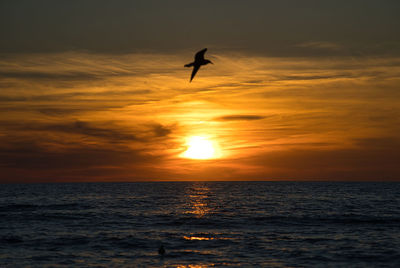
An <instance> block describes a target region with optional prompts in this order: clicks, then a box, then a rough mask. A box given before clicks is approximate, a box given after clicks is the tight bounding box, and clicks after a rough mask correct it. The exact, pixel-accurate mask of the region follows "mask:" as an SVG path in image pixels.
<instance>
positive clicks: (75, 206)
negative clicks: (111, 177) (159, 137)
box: [0, 182, 400, 267]
mask: <svg viewBox="0 0 400 268" xmlns="http://www.w3.org/2000/svg"><path fill="white" fill-rule="evenodd" d="M161 243H163V245H164V247H165V249H166V254H165V256H164V257H160V256H159V255H158V252H157V250H158V248H159V246H160V244H161ZM23 266H31V267H46V266H51V267H54V266H56V267H57V266H60V267H87V266H95V267H123V266H129V267H159V266H161V267H226V266H233V267H237V266H243V267H400V183H311V182H309V183H296V182H182V183H77V184H8V185H7V184H3V185H0V267H23Z"/></svg>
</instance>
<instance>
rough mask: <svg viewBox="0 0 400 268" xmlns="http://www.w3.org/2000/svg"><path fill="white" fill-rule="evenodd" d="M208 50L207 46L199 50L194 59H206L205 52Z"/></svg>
mask: <svg viewBox="0 0 400 268" xmlns="http://www.w3.org/2000/svg"><path fill="white" fill-rule="evenodd" d="M206 51H207V48H205V49H203V50H200V51H199V52H197V53H196V55H195V56H194V61H199V60H200V61H202V60H204V53H206Z"/></svg>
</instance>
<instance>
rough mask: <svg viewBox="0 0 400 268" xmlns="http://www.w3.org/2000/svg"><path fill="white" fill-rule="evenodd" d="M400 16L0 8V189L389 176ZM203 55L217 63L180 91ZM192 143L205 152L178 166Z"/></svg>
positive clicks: (238, 7) (366, 10)
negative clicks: (3, 185) (8, 185)
mask: <svg viewBox="0 0 400 268" xmlns="http://www.w3.org/2000/svg"><path fill="white" fill-rule="evenodd" d="M399 14H400V1H398V0H393V1H392V0H385V1H376V0H347V1H341V0H339V1H320V0H318V1H317V0H315V1H308V0H305V1H297V0H291V1H289V0H283V1H267V0H249V1H244V0H243V1H242V0H241V1H239V0H218V1H216V0H213V1H211V0H210V1H190V0H185V1H175V0H171V1H164V0H158V1H155V0H143V1H136V0H132V1H101V0H99V1H53V0H52V1H50V0H49V1H42V0H38V1H20V0H12V1H11V0H10V1H6V0H2V1H0V38H1V42H0V59H1V60H0V182H78V181H153V180H166V181H170V180H177V181H182V180H345V181H354V180H368V181H370V180H374V181H381V180H390V181H393V180H394V181H396V180H397V181H400V160H399V159H400V34H399V29H400V16H399ZM203 48H208V51H207V53H206V55H205V56H206V58H207V59H210V60H212V61H213V63H214V64H213V65H211V64H210V65H206V66H203V67H201V69H200V71H199V72H198V73H197V75H196V77H195V78H194V80H193V81H192V82H191V83H189V79H190V73H191V69H189V68H184V67H183V65H184V64H187V63H190V62H191V61H193V57H194V54H195V53H196V52H197V51H199V50H201V49H203ZM193 137H195V139H200V140H201V141H206V142H207V144H210V146H212V150H213V152H212V155H208V156H207V157H205V159H196V158H194V159H193V158H190V157H189V156H190V155H188V153H187V151H188V150H189V149H190V147H191V144H190V142H191V141H193ZM196 137H197V138H196ZM207 144H206V145H205V146H207ZM205 146H204V145H202V146H200V147H203V148H204V147H205ZM192 149H193V148H192Z"/></svg>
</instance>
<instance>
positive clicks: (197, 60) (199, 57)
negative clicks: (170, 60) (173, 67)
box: [185, 48, 213, 82]
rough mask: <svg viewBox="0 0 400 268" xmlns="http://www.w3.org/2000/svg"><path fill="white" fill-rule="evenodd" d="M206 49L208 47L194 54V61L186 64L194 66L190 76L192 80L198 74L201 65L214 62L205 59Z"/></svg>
mask: <svg viewBox="0 0 400 268" xmlns="http://www.w3.org/2000/svg"><path fill="white" fill-rule="evenodd" d="M206 51H207V48H205V49H203V50H200V51H199V52H197V53H196V55H195V56H194V62H192V63H189V64H186V65H185V67H192V66H193V71H192V75H191V76H190V82H192V80H193V77H194V76H195V75H196V73H197V71H198V70H199V69H200V66H201V65H206V64H209V63H211V64H213V63H212V62H211V61H210V60H206V59H204V53H206Z"/></svg>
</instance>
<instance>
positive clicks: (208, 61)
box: [206, 60, 214, 64]
mask: <svg viewBox="0 0 400 268" xmlns="http://www.w3.org/2000/svg"><path fill="white" fill-rule="evenodd" d="M209 63H211V64H214V63H212V61H210V60H206V64H209Z"/></svg>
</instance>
